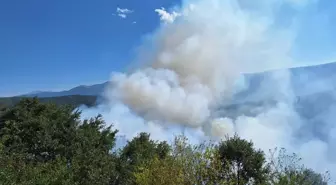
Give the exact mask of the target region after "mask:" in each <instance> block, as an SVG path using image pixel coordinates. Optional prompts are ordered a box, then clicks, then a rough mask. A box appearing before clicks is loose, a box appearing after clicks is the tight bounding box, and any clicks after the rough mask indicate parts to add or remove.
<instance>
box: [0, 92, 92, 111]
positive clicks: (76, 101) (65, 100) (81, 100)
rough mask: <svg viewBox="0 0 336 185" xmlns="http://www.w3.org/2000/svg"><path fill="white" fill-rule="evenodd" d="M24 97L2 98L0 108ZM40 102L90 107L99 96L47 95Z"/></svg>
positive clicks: (17, 101)
mask: <svg viewBox="0 0 336 185" xmlns="http://www.w3.org/2000/svg"><path fill="white" fill-rule="evenodd" d="M23 98H24V97H8V98H0V110H1V109H3V108H5V107H12V106H14V105H16V104H17V103H19V102H20V100H21V99H23ZM39 101H40V102H45V103H47V102H52V103H55V104H57V105H65V104H69V105H72V106H75V107H77V106H80V105H86V106H88V107H91V106H94V105H95V104H96V101H97V96H86V95H69V96H59V97H47V98H39Z"/></svg>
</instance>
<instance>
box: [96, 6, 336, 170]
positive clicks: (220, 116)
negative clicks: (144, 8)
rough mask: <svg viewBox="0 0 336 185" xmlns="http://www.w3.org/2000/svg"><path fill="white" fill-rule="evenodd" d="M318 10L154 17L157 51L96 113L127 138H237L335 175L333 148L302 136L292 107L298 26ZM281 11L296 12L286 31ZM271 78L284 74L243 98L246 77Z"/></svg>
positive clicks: (146, 51)
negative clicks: (282, 149) (306, 13)
mask: <svg viewBox="0 0 336 185" xmlns="http://www.w3.org/2000/svg"><path fill="white" fill-rule="evenodd" d="M311 3H316V1H310V0H284V1H281V0H254V1H249V0H225V1H224V0H185V1H183V2H182V5H181V6H180V7H178V8H175V9H174V10H172V13H169V12H168V11H166V10H165V9H157V10H155V11H156V12H157V13H158V14H159V15H160V18H161V20H162V21H163V22H164V23H163V24H162V25H161V26H160V27H159V28H158V30H157V31H156V32H155V33H154V34H153V35H152V37H151V38H150V39H149V45H150V46H151V47H147V46H148V43H146V44H144V47H143V48H142V50H141V51H142V52H141V53H140V54H139V57H138V61H139V62H140V63H141V64H143V65H142V66H140V67H139V68H137V69H135V70H133V71H131V72H128V73H113V74H112V80H111V84H110V87H109V88H108V89H107V91H106V97H107V99H108V103H107V104H106V105H105V106H106V107H105V109H101V108H100V109H99V111H100V112H101V113H103V115H104V116H105V119H107V120H109V121H112V122H114V123H115V124H116V127H117V128H118V129H119V130H120V132H121V133H122V134H125V135H126V136H127V137H128V138H131V137H133V136H135V135H136V134H137V133H138V132H141V131H146V132H149V133H151V134H152V136H153V137H154V139H160V140H170V139H172V137H173V135H174V134H176V133H178V132H180V131H181V129H182V130H184V131H185V132H186V134H187V136H190V137H191V138H192V139H194V140H197V139H200V138H201V139H203V138H204V137H206V136H207V137H212V138H219V139H220V138H223V137H225V136H226V135H232V134H234V133H238V135H240V136H241V137H243V138H246V139H249V140H250V139H251V140H253V141H254V143H255V144H256V146H257V147H260V148H262V149H264V150H265V151H268V150H269V149H273V148H275V147H286V148H287V149H288V150H289V151H293V152H297V153H298V154H299V155H302V157H303V159H304V161H305V163H306V164H307V165H308V167H312V168H313V169H315V170H318V171H321V172H322V171H324V170H327V169H331V170H332V169H336V168H335V163H332V162H331V161H330V160H329V159H328V154H329V153H330V150H331V149H330V148H331V145H330V142H329V141H330V139H329V140H327V141H323V140H321V139H318V138H315V137H311V138H308V139H306V138H305V139H300V138H298V137H297V132H298V131H300V129H301V128H302V127H303V125H304V124H305V123H304V121H303V120H302V119H301V118H300V115H299V114H298V113H297V112H296V110H295V109H294V107H293V103H294V101H295V98H294V92H293V91H294V90H293V89H292V86H291V80H290V74H289V72H288V71H287V70H285V69H284V68H288V67H290V66H295V60H294V59H293V58H292V57H291V50H292V46H293V43H294V42H295V34H296V30H295V29H296V26H297V19H296V18H297V15H300V11H301V10H302V9H303V7H305V6H309V5H310V4H311ZM282 6H286V7H287V8H288V7H290V8H292V9H293V11H295V14H293V16H292V17H290V18H288V17H287V18H286V19H287V23H288V22H289V24H281V22H283V21H282V20H281V17H279V13H278V12H279V11H280V10H281V7H282ZM272 69H283V70H279V71H277V72H274V73H272V74H271V75H269V76H268V77H267V79H264V80H263V81H262V84H261V85H260V87H258V89H257V90H256V91H255V92H253V93H249V94H248V96H244V98H239V99H238V98H237V94H239V93H240V92H243V91H244V90H245V89H246V88H247V86H248V82H247V79H246V78H245V76H244V74H250V73H256V72H264V71H268V70H272ZM248 99H252V100H256V101H259V100H260V101H264V102H266V101H268V100H269V101H274V102H275V103H271V104H267V103H266V104H261V105H258V106H252V108H251V107H249V106H248V105H247V104H246V105H245V104H244V102H246V101H247V100H248ZM234 102H240V103H241V104H242V106H240V107H239V109H235V110H232V111H233V112H231V111H230V110H227V109H224V108H223V107H225V106H227V105H230V104H233V103H234ZM244 106H245V107H244ZM92 111H93V112H95V110H92ZM102 111H103V112H102ZM231 114H234V116H229V115H231ZM331 132H332V133H334V132H335V130H334V131H330V133H328V134H329V135H328V134H327V135H328V137H332V133H331ZM334 176H335V174H334Z"/></svg>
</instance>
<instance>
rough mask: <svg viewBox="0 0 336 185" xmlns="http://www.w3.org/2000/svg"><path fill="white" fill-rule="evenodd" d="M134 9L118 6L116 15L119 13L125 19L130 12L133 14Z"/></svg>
mask: <svg viewBox="0 0 336 185" xmlns="http://www.w3.org/2000/svg"><path fill="white" fill-rule="evenodd" d="M133 12H134V11H133V10H130V9H127V8H119V7H117V10H116V13H115V14H114V15H117V16H119V17H121V18H123V19H125V18H127V16H128V15H129V14H132V13H133Z"/></svg>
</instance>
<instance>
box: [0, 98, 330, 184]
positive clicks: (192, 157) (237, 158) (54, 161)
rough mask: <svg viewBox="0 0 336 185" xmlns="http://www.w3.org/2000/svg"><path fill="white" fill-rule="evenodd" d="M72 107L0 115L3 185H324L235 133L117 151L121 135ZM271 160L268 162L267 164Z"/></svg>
mask: <svg viewBox="0 0 336 185" xmlns="http://www.w3.org/2000/svg"><path fill="white" fill-rule="evenodd" d="M80 115H81V113H80V112H78V111H77V110H76V109H75V108H74V107H73V106H68V105H57V104H55V103H43V102H40V100H39V99H37V98H33V99H22V100H21V101H20V102H19V103H17V104H16V105H15V106H13V107H10V108H8V109H6V110H5V111H3V112H2V113H1V114H0V184H6V185H14V184H15V185H29V184H31V185H49V184H50V185H59V184H65V185H66V184H68V185H76V184H78V185H86V184H87V185H161V184H162V185H180V184H184V185H194V184H199V185H201V184H209V185H215V184H222V185H243V184H244V185H245V184H258V185H299V184H302V185H324V184H327V181H328V178H326V177H327V176H324V175H322V174H318V173H315V172H314V171H312V170H309V169H306V168H305V167H304V166H301V165H299V159H298V158H297V157H296V156H295V155H287V154H286V153H285V152H284V150H280V151H276V152H275V153H276V154H279V155H265V154H264V153H263V152H262V151H260V150H258V149H256V148H254V146H253V143H252V142H249V141H246V140H243V139H241V138H239V137H238V136H234V137H231V138H227V139H226V140H223V141H221V142H220V143H218V144H211V143H202V144H199V145H191V144H189V143H188V139H187V138H185V137H183V136H180V137H177V138H176V139H175V142H173V143H172V144H169V143H167V142H159V141H154V140H152V139H151V138H150V135H149V134H147V133H140V134H139V135H138V136H136V137H134V138H133V139H132V140H130V141H128V142H127V144H126V146H124V147H123V148H121V149H119V150H113V149H115V143H116V134H117V132H118V131H117V130H116V129H114V128H113V126H110V127H107V126H106V124H105V122H104V120H103V119H102V117H101V116H100V115H98V116H97V117H94V118H91V119H89V120H84V121H81V119H80ZM268 158H269V159H268Z"/></svg>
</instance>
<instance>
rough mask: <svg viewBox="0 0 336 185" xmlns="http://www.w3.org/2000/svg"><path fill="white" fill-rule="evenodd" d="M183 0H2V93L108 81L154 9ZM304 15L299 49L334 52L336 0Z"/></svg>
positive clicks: (150, 23)
mask: <svg viewBox="0 0 336 185" xmlns="http://www.w3.org/2000/svg"><path fill="white" fill-rule="evenodd" d="M179 1H180V0H143V1H139V0H95V1H93V0H51V1H50V0H48V1H46V0H0V63H1V66H0V96H11V95H16V94H20V93H26V92H30V91H35V90H60V89H67V88H71V87H73V86H76V85H79V84H93V83H98V82H104V81H107V80H108V79H109V77H110V74H111V72H112V71H122V70H123V69H124V68H125V67H126V66H127V65H128V64H129V62H130V61H131V59H132V57H134V55H135V47H136V46H138V45H139V44H140V43H141V39H142V38H143V36H144V35H145V34H148V33H150V32H152V31H153V30H154V29H155V28H156V27H157V26H158V25H159V23H160V22H159V17H158V16H157V14H156V13H155V12H154V9H156V8H160V7H166V8H169V7H171V6H172V5H175V4H177V3H179ZM117 7H120V8H127V9H129V10H134V12H133V13H131V14H128V15H127V18H125V19H123V18H121V17H119V16H116V15H113V14H115V13H116V9H117ZM286 13H287V12H284V14H286ZM133 22H136V24H134V23H133ZM302 22H303V25H302V27H301V31H300V34H299V37H298V38H297V39H298V43H299V44H298V46H299V47H297V49H296V55H297V56H298V57H299V58H301V59H302V60H304V61H308V60H311V61H317V60H329V58H330V57H332V55H333V54H334V53H335V51H336V36H335V34H334V33H336V2H335V1H332V0H320V3H319V4H318V5H316V6H314V7H310V8H309V10H307V11H306V15H305V17H304V19H303V21H302ZM321 56H324V58H321ZM328 57H329V58H328Z"/></svg>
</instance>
